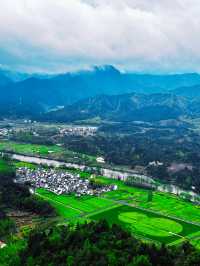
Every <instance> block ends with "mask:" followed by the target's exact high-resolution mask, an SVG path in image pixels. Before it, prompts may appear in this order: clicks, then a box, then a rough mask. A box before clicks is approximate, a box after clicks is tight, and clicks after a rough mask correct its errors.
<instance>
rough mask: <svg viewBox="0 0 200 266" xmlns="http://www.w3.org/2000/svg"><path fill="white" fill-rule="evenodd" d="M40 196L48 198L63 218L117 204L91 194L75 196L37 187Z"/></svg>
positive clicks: (85, 213) (82, 214)
mask: <svg viewBox="0 0 200 266" xmlns="http://www.w3.org/2000/svg"><path fill="white" fill-rule="evenodd" d="M37 194H38V195H39V196H40V197H43V198H44V199H46V200H48V201H49V202H50V203H51V204H52V205H53V206H54V207H55V208H56V210H57V211H58V213H59V214H60V215H61V216H62V217H64V218H69V219H70V218H75V217H78V216H84V215H87V214H89V213H92V212H96V211H100V210H101V211H103V210H104V209H106V208H109V207H112V206H114V205H117V204H115V203H113V202H111V201H110V200H107V199H104V198H98V197H93V196H82V197H81V198H76V197H75V196H73V195H59V196H58V195H56V194H54V193H51V192H49V191H47V190H45V189H37Z"/></svg>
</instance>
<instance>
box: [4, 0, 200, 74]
mask: <svg viewBox="0 0 200 266" xmlns="http://www.w3.org/2000/svg"><path fill="white" fill-rule="evenodd" d="M199 14H200V0H0V65H2V66H3V67H8V68H12V69H18V70H22V71H33V72H35V71H40V72H41V71H51V72H54V71H56V72H60V71H70V70H78V69H83V68H88V67H90V66H92V65H103V64H113V65H115V66H117V67H119V68H120V69H122V70H129V71H137V72H154V73H161V72H170V73H172V72H200V15H199Z"/></svg>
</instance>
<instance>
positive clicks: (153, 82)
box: [0, 66, 200, 116]
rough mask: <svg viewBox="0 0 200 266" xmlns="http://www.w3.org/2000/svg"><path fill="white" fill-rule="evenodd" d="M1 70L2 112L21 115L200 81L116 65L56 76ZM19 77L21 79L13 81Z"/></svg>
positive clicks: (192, 76) (197, 77) (199, 80)
mask: <svg viewBox="0 0 200 266" xmlns="http://www.w3.org/2000/svg"><path fill="white" fill-rule="evenodd" d="M2 71H3V70H0V95H1V97H0V114H1V115H3V116H4V115H9V116H10V115H11V116H12V115H14V116H15V115H16V116H17V115H20V116H21V115H24V114H25V113H26V112H27V110H29V112H28V113H29V116H30V114H31V113H34V115H35V113H38V114H40V113H45V112H48V111H49V110H52V109H54V108H56V107H57V106H67V105H71V104H73V103H75V102H76V101H79V100H82V99H86V98H90V97H94V96H98V95H102V94H105V95H120V94H127V93H133V92H135V93H142V94H152V93H166V92H170V91H172V90H173V89H176V88H177V87H185V86H187V87H190V86H194V85H197V84H200V75H198V74H180V75H146V74H132V73H121V72H120V71H119V70H117V69H116V68H114V67H113V66H103V67H95V68H94V69H93V70H91V71H81V72H78V73H66V74H60V75H56V76H55V75H53V76H51V75H40V74H38V75H37V74H34V75H33V77H30V76H29V75H27V77H28V78H27V77H26V74H24V76H23V74H20V75H21V76H17V75H18V74H17V73H15V72H13V73H11V72H9V71H7V74H6V75H5V73H6V71H5V70H4V71H3V72H2ZM15 75H16V76H15ZM9 77H10V78H9ZM18 79H19V80H20V81H18V82H13V80H18ZM11 80H12V81H11ZM187 87H185V90H187ZM174 93H176V92H174ZM177 94H178V92H177ZM178 95H179V94H178ZM24 107H25V109H24ZM18 111H19V112H18Z"/></svg>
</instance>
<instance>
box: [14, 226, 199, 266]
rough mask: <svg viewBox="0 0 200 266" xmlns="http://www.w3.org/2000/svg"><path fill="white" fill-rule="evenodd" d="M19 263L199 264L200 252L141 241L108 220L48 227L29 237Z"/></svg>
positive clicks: (41, 265) (29, 265) (40, 265)
mask: <svg viewBox="0 0 200 266" xmlns="http://www.w3.org/2000/svg"><path fill="white" fill-rule="evenodd" d="M19 265H20V266H21V265H23V266H33V265H38V266H44V265H51V266H57V265H59V266H64V265H68V266H76V265H80V266H86V265H87V266H88V265H91V266H92V265H95V266H104V265H105V266H107V265H113V266H122V265H127V266H165V265H166V266H175V265H176V266H199V265H200V251H197V250H196V249H195V248H194V247H192V246H191V245H190V244H188V243H185V244H183V245H182V246H180V247H177V248H176V247H173V248H167V247H166V246H164V245H162V246H160V247H158V246H156V245H154V244H147V243H142V242H141V241H139V240H136V239H135V238H134V237H133V236H131V234H130V233H128V232H126V231H124V230H123V229H122V228H121V227H120V226H118V225H112V226H111V227H110V226H109V225H108V223H107V222H106V221H99V222H91V223H88V224H82V225H80V224H78V225H77V226H76V228H75V229H74V227H73V228H72V227H70V226H69V225H68V226H59V227H58V226H53V227H52V226H50V227H49V226H45V227H44V228H42V229H41V228H38V229H37V230H35V231H34V232H32V233H31V234H30V236H29V239H28V243H27V247H26V248H25V250H24V251H23V252H22V253H20V264H19ZM16 266H18V265H16Z"/></svg>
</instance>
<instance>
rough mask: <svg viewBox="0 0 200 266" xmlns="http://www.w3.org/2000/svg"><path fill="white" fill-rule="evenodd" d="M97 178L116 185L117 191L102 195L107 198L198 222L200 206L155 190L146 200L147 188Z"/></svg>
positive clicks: (199, 221) (199, 219) (199, 220)
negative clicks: (149, 199) (151, 197)
mask: <svg viewBox="0 0 200 266" xmlns="http://www.w3.org/2000/svg"><path fill="white" fill-rule="evenodd" d="M97 179H98V180H99V181H100V182H102V183H105V184H117V185H118V190H117V191H111V192H108V193H106V194H105V195H104V197H105V198H107V199H110V200H114V201H119V202H122V203H123V202H125V203H128V204H133V205H135V206H139V207H143V208H145V209H149V210H152V211H156V212H158V213H160V214H164V215H170V216H174V217H177V218H180V219H185V220H187V221H190V222H196V223H199V224H200V206H197V205H194V204H192V203H190V202H187V201H185V200H183V199H181V198H180V197H178V196H176V195H172V194H168V193H162V192H158V191H155V192H153V199H152V201H150V202H148V200H147V199H148V191H147V190H144V189H141V188H136V187H130V186H127V185H125V184H124V183H123V182H122V181H118V180H112V179H108V178H105V177H98V178H97Z"/></svg>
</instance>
